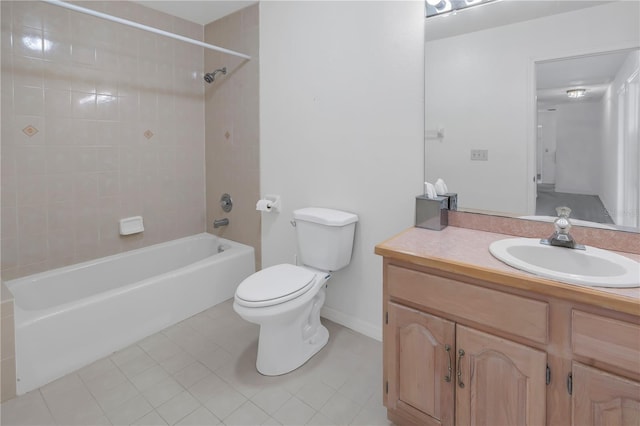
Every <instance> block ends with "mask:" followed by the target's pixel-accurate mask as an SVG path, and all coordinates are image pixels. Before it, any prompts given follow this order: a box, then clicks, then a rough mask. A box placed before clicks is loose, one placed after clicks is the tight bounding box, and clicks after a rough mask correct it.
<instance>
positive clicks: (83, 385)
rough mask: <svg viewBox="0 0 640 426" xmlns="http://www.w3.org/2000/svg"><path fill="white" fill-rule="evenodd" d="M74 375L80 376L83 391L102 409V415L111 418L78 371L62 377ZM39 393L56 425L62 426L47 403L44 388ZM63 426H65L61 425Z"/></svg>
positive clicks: (39, 389)
mask: <svg viewBox="0 0 640 426" xmlns="http://www.w3.org/2000/svg"><path fill="white" fill-rule="evenodd" d="M72 374H75V375H76V376H78V380H80V383H81V384H82V387H83V389H84V390H85V391H86V392H87V393H88V394H89V396H90V397H91V399H92V400H93V401H94V402H95V403H96V406H97V407H98V409H100V412H101V413H102V415H103V416H104V417H106V418H107V419H108V418H109V416H107V413H106V412H105V411H104V409H103V408H102V405H100V403H99V402H98V400H97V399H96V397H95V396H94V395H93V392H91V389H89V387H88V386H87V384H86V383H85V381H84V380H83V379H82V377H81V376H80V374H78V373H77V371H74V372H73V373H69V374H68V375H66V376H62V377H68V376H70V375H72ZM38 392H40V395H41V396H42V400H43V401H44V403H45V405H46V406H47V409H48V410H49V413H50V414H51V418H52V419H53V421H54V422H55V424H56V425H58V424H60V423H59V422H58V419H56V417H55V416H54V415H53V411H52V410H51V407H50V406H49V403H48V402H47V398H45V396H44V394H43V393H42V387H40V388H38ZM94 420H96V419H94ZM109 422H111V420H109ZM61 426H63V425H61Z"/></svg>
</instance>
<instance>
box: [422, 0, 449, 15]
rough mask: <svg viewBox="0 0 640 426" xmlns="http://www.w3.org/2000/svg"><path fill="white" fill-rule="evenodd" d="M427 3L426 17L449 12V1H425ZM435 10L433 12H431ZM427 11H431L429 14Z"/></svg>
mask: <svg viewBox="0 0 640 426" xmlns="http://www.w3.org/2000/svg"><path fill="white" fill-rule="evenodd" d="M426 1H427V17H429V16H431V15H438V14H440V13H445V12H450V11H451V1H450V0H426ZM434 10H435V12H433V11H434ZM429 11H432V12H431V14H429Z"/></svg>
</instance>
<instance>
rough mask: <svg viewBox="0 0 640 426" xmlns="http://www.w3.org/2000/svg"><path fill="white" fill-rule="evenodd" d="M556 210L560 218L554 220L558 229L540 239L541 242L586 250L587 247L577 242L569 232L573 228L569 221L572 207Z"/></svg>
mask: <svg viewBox="0 0 640 426" xmlns="http://www.w3.org/2000/svg"><path fill="white" fill-rule="evenodd" d="M556 212H558V218H557V219H556V220H555V221H554V222H553V225H554V226H555V228H556V230H555V232H554V233H553V234H551V236H550V237H549V238H543V239H542V240H540V244H546V245H549V246H557V247H566V248H571V249H576V250H585V247H584V246H583V245H582V244H578V243H576V240H574V239H573V237H572V236H571V234H569V229H571V222H570V221H569V215H570V214H571V209H570V208H569V207H558V208H556Z"/></svg>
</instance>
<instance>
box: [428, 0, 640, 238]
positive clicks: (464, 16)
mask: <svg viewBox="0 0 640 426" xmlns="http://www.w3.org/2000/svg"><path fill="white" fill-rule="evenodd" d="M431 19H433V21H431ZM447 20H448V22H447ZM425 27H426V30H425V181H429V182H433V181H435V180H436V179H437V178H443V179H444V180H445V182H446V183H447V185H448V187H449V190H450V191H451V192H457V193H458V194H459V206H460V209H461V210H466V211H473V212H481V213H487V214H496V215H505V216H511V217H522V218H525V219H534V220H552V218H553V217H554V216H555V207H558V206H561V205H568V206H569V207H571V208H572V209H573V214H572V217H573V218H574V222H575V223H576V224H579V225H586V226H596V227H603V228H613V229H621V230H628V231H635V232H638V231H640V228H639V227H640V221H639V212H640V175H639V171H638V170H639V169H640V150H639V148H638V146H639V144H640V133H639V132H638V126H639V121H640V118H639V116H640V76H639V69H640V2H635V1H634V2H628V1H614V2H601V1H598V2H594V1H586V2H580V1H554V2H546V1H513V0H503V1H502V2H496V3H493V4H488V5H486V6H483V7H481V8H478V10H474V11H472V10H469V11H463V12H460V13H458V14H457V15H456V16H449V17H436V18H435V19H434V18H428V19H427V23H426V25H425ZM575 89H580V90H577V91H575ZM570 95H571V96H572V97H569V96H570ZM477 151H481V152H486V153H487V158H486V160H483V159H479V160H478V159H476V158H477V156H474V155H472V153H473V152H477Z"/></svg>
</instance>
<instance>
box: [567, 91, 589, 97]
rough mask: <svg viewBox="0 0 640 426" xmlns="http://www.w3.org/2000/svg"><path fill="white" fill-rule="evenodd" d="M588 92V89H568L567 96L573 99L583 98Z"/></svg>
mask: <svg viewBox="0 0 640 426" xmlns="http://www.w3.org/2000/svg"><path fill="white" fill-rule="evenodd" d="M586 94H587V89H569V90H567V96H568V97H569V98H571V99H578V98H582V97H584V96H585V95H586Z"/></svg>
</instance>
